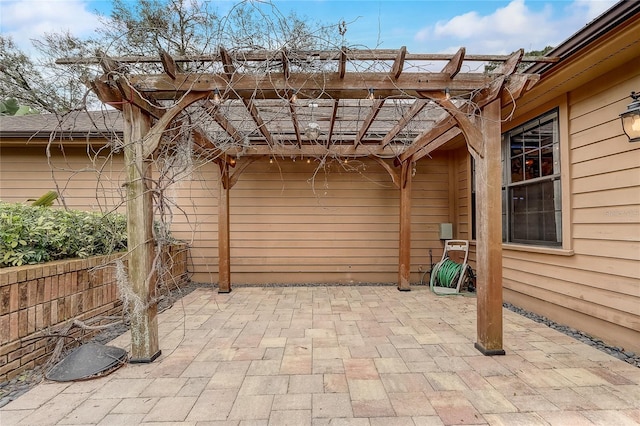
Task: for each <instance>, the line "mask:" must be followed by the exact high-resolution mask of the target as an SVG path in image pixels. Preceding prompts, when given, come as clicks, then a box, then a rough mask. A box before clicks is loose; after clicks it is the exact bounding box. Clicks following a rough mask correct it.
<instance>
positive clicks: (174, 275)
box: [0, 245, 188, 381]
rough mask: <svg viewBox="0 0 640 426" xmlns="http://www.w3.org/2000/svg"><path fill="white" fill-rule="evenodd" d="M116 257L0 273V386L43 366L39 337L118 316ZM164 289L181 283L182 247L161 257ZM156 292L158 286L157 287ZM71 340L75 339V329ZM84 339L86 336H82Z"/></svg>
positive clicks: (46, 342) (50, 344) (49, 345)
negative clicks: (164, 268)
mask: <svg viewBox="0 0 640 426" xmlns="http://www.w3.org/2000/svg"><path fill="white" fill-rule="evenodd" d="M118 257H121V254H120V255H110V256H98V257H92V258H89V259H72V260H67V261H58V262H50V263H45V264H40V265H29V266H19V267H12V268H2V269H0V381H6V380H11V379H12V378H14V377H15V376H17V375H18V374H20V373H21V372H23V371H25V370H27V369H30V368H33V367H34V366H36V365H38V364H42V363H44V362H46V361H47V359H48V355H49V354H50V352H51V351H52V350H53V348H54V346H55V340H54V339H49V338H43V336H44V335H46V332H47V331H51V330H58V329H60V328H63V327H64V326H65V325H67V324H68V322H69V320H72V319H74V318H77V319H79V320H83V321H86V320H88V319H90V318H94V317H97V316H108V315H120V314H121V312H122V303H121V301H120V300H119V298H118V290H117V285H116V279H115V270H116V268H115V263H114V261H115V260H116V259H117V258H118ZM163 265H165V266H167V270H168V271H167V272H168V273H167V274H166V275H165V276H164V277H163V280H164V282H165V283H167V284H168V286H169V287H175V286H176V285H178V286H180V285H183V284H185V283H186V282H187V280H188V277H187V248H186V246H184V245H174V246H170V247H167V248H166V251H165V252H164V253H163ZM161 288H162V286H161ZM75 333H76V335H75V337H80V333H81V332H80V330H77V331H76V332H75ZM85 337H86V335H85Z"/></svg>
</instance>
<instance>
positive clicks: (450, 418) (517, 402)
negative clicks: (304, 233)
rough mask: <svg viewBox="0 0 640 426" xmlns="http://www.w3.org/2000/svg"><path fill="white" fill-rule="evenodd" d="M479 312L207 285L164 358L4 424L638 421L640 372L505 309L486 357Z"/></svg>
mask: <svg viewBox="0 0 640 426" xmlns="http://www.w3.org/2000/svg"><path fill="white" fill-rule="evenodd" d="M475 302H476V300H475V298H473V297H462V296H454V297H450V296H449V297H438V296H435V295H434V294H432V293H431V292H430V291H429V289H428V288H426V287H421V286H419V287H413V289H412V291H410V292H399V291H397V290H396V288H395V287H381V286H350V287H340V286H333V287H321V286H318V287H265V288H259V287H237V288H235V289H234V290H233V291H232V292H231V293H230V294H218V293H217V292H216V291H215V290H213V289H198V290H195V291H194V292H192V293H190V294H189V295H187V296H186V297H184V298H183V299H182V301H181V302H179V303H177V304H176V305H174V306H173V307H172V308H171V309H170V310H167V311H165V312H163V313H162V314H160V316H159V336H160V346H161V349H162V355H161V356H160V358H158V359H157V360H156V361H155V362H153V363H151V364H136V365H133V364H127V365H125V366H123V367H122V368H120V369H118V370H117V371H115V372H114V373H112V374H111V375H109V376H106V377H103V378H99V379H95V380H88V381H83V382H73V383H56V382H44V383H42V384H40V385H38V386H36V387H35V388H33V389H32V390H30V391H29V392H28V393H26V394H24V395H23V396H21V397H20V398H18V399H16V400H15V401H12V402H11V403H9V404H7V405H6V406H5V407H3V408H2V409H0V424H1V425H2V426H9V425H17V424H19V425H53V424H60V425H63V424H64V425H66V424H74V425H80V424H91V425H95V424H99V425H134V424H144V425H157V424H162V425H168V424H174V425H278V426H279V425H293V426H302V425H385V426H393V425H442V424H445V425H453V424H499V425H549V424H551V425H572V426H573V425H592V424H599V425H616V426H617V425H636V424H640V368H636V367H634V366H632V365H629V364H627V363H625V362H623V361H620V360H618V359H616V358H614V357H612V356H609V355H607V354H605V353H603V352H600V351H598V350H596V349H594V348H592V347H590V346H588V345H586V344H583V343H581V342H578V341H576V340H574V339H573V338H571V337H569V336H566V335H564V334H562V333H560V332H558V331H556V330H553V329H551V328H549V327H547V326H545V325H543V324H539V323H536V322H533V321H531V320H529V319H527V318H524V317H522V316H520V315H518V314H516V313H513V312H511V311H508V310H505V311H504V349H505V350H506V355H504V356H495V357H486V356H483V355H482V354H480V353H479V352H478V351H477V350H476V349H474V346H473V344H474V342H475V340H476V306H475ZM129 340H130V337H129V334H128V333H127V334H124V335H122V336H120V337H119V338H117V339H116V340H114V341H113V342H111V343H110V345H114V346H119V347H124V348H126V347H127V345H128V344H129Z"/></svg>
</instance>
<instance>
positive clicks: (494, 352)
mask: <svg viewBox="0 0 640 426" xmlns="http://www.w3.org/2000/svg"><path fill="white" fill-rule="evenodd" d="M473 346H474V347H475V348H476V349H477V350H479V351H480V353H481V354H482V355H486V356H494V355H505V352H504V349H487V348H485V347H484V346H482V345H481V344H480V343H478V342H476V343H475V344H474V345H473Z"/></svg>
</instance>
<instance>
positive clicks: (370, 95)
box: [367, 87, 376, 101]
mask: <svg viewBox="0 0 640 426" xmlns="http://www.w3.org/2000/svg"><path fill="white" fill-rule="evenodd" d="M375 98H376V95H375V94H374V90H373V88H372V87H371V88H369V94H368V95H367V99H369V100H370V101H373V100H374V99H375Z"/></svg>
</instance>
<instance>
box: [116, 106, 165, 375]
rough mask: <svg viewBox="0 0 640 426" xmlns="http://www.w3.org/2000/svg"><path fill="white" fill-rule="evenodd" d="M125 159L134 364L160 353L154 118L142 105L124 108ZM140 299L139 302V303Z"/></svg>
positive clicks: (131, 360)
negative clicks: (150, 152) (150, 155)
mask: <svg viewBox="0 0 640 426" xmlns="http://www.w3.org/2000/svg"><path fill="white" fill-rule="evenodd" d="M123 115H124V120H125V127H124V140H125V147H124V159H125V165H126V170H127V183H126V187H127V238H128V240H127V244H128V251H129V258H128V262H129V263H128V271H129V281H130V285H131V290H132V292H133V297H134V298H136V299H137V301H132V303H131V306H132V308H131V309H132V312H131V359H130V360H129V362H132V363H145V362H152V361H153V360H155V359H156V358H157V357H158V356H159V355H160V349H159V346H158V318H157V315H158V307H157V303H156V301H155V292H156V285H157V282H156V281H157V274H156V273H155V268H154V267H153V261H154V258H155V249H154V248H155V245H154V240H153V197H152V193H151V189H150V188H149V186H148V183H149V182H150V181H151V162H150V161H148V160H147V159H146V158H145V155H144V145H145V138H146V137H147V135H148V133H149V130H150V123H151V118H150V116H149V115H148V114H147V113H146V112H144V111H143V110H141V109H140V108H138V107H136V106H134V105H131V104H125V105H124V107H123ZM136 302H139V303H136Z"/></svg>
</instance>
